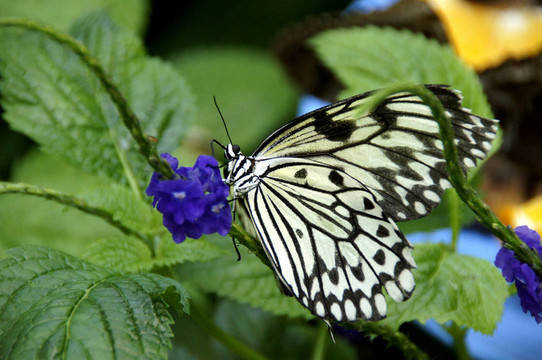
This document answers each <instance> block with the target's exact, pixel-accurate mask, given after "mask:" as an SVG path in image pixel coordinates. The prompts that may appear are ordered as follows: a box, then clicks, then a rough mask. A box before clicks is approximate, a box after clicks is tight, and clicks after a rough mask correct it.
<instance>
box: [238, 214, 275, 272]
mask: <svg viewBox="0 0 542 360" xmlns="http://www.w3.org/2000/svg"><path fill="white" fill-rule="evenodd" d="M229 235H230V236H231V237H234V238H235V239H236V240H238V241H239V242H240V243H241V244H243V245H244V246H246V247H247V249H249V250H250V251H251V252H252V253H254V255H256V256H257V257H258V258H259V259H260V261H261V262H262V263H264V265H267V266H268V267H269V268H270V269H271V270H273V266H272V265H271V263H270V262H269V259H268V258H267V255H266V254H265V251H264V250H263V248H262V245H261V244H260V242H259V241H258V240H256V239H254V238H253V237H252V236H250V235H249V234H248V233H247V232H246V231H245V230H244V229H243V228H242V227H241V226H240V225H239V224H235V223H234V224H232V226H231V229H230V233H229Z"/></svg>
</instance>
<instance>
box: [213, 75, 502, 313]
mask: <svg viewBox="0 0 542 360" xmlns="http://www.w3.org/2000/svg"><path fill="white" fill-rule="evenodd" d="M426 87H427V88H428V89H429V90H431V91H432V92H433V93H434V94H435V95H436V96H437V97H438V98H439V99H440V101H441V102H442V104H443V105H444V107H445V109H446V111H447V114H448V115H449V116H450V117H451V119H452V122H453V127H454V130H455V134H456V140H455V143H456V145H457V147H458V152H459V158H460V161H461V164H462V166H463V170H464V171H466V170H467V169H468V168H470V167H473V166H475V163H476V159H482V158H484V157H485V156H486V155H487V152H488V151H489V150H490V148H491V141H492V140H493V139H494V137H495V134H496V131H497V122H496V121H495V120H488V119H484V118H482V117H479V116H476V115H473V114H471V113H470V111H469V110H466V109H464V108H462V107H461V97H460V95H458V93H456V92H455V91H453V90H450V89H447V87H446V86H440V85H426ZM370 94H371V93H370V92H369V93H365V94H361V95H357V96H354V97H351V98H349V99H346V100H342V101H339V102H337V103H335V104H332V105H329V106H326V107H323V108H321V109H318V110H316V111H313V112H311V113H308V114H306V115H303V116H301V117H299V118H297V119H295V120H294V121H292V122H290V123H288V124H286V125H284V126H283V127H281V128H280V129H278V130H276V131H275V132H274V133H273V134H271V135H270V136H269V137H268V138H267V139H265V140H264V141H263V143H262V144H261V145H260V146H259V147H258V149H257V150H256V151H255V152H254V154H253V155H252V156H245V155H243V153H241V151H240V148H239V146H238V145H233V144H231V143H230V144H228V145H227V146H225V147H224V146H223V148H224V151H225V156H226V159H227V160H228V162H229V163H228V167H227V169H226V170H225V171H224V177H225V181H226V183H227V184H228V185H230V186H231V190H232V194H233V197H234V198H235V199H237V201H239V202H240V203H241V204H240V205H242V207H243V208H244V211H245V212H246V214H248V216H249V218H250V223H251V224H252V225H253V227H254V230H255V233H256V234H257V236H258V238H259V239H260V241H261V244H262V246H263V248H264V250H265V252H266V254H267V256H268V258H269V260H270V262H271V264H272V265H273V268H274V269H275V272H276V274H277V275H278V278H279V279H280V281H281V282H282V283H283V285H284V287H285V288H286V289H287V290H288V291H289V292H290V293H291V294H292V295H294V296H295V297H296V298H297V299H298V300H299V302H300V303H301V304H303V306H305V307H307V308H308V309H309V310H310V311H311V312H312V313H313V314H314V315H316V316H318V317H320V318H322V319H324V320H332V321H339V322H340V321H355V320H358V319H367V320H379V319H382V318H383V317H385V315H386V300H385V298H384V295H383V294H382V288H385V289H386V292H387V293H388V295H389V296H390V297H391V298H393V299H394V300H395V301H403V300H406V299H408V298H409V297H410V295H411V294H412V292H413V290H414V285H415V284H414V278H413V276H412V272H411V270H412V269H413V268H414V267H415V266H416V265H415V262H414V259H413V257H412V255H411V249H412V246H411V245H410V243H409V242H408V240H407V239H406V238H405V236H404V235H403V234H402V233H401V232H400V231H399V229H398V228H397V225H396V224H395V221H401V220H410V219H416V218H419V217H422V216H424V215H427V214H428V213H429V212H430V211H431V210H432V209H433V208H434V207H435V206H437V204H438V202H439V201H440V197H441V195H442V193H443V191H444V189H446V188H448V187H450V183H449V182H448V180H447V177H448V176H447V171H446V165H445V162H444V159H443V155H442V143H441V141H440V138H439V128H438V124H437V122H436V121H435V120H434V119H433V117H432V115H431V111H430V109H429V107H428V106H426V105H425V104H423V102H422V101H421V100H420V98H418V97H416V96H414V95H411V94H407V93H400V94H396V95H393V96H390V97H388V98H387V99H386V100H385V101H384V102H383V103H382V104H381V105H379V106H378V108H376V110H374V111H373V112H372V113H370V114H367V115H365V116H361V117H360V116H357V117H355V116H354V115H355V114H356V113H358V112H359V111H358V112H357V111H356V108H358V107H359V106H360V105H362V104H363V103H364V102H366V101H367V99H368V96H369V95H370Z"/></svg>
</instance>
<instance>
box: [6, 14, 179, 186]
mask: <svg viewBox="0 0 542 360" xmlns="http://www.w3.org/2000/svg"><path fill="white" fill-rule="evenodd" d="M0 26H4V27H8V26H13V27H19V28H23V29H27V30H31V31H37V32H40V33H43V34H45V35H47V36H48V37H49V38H51V39H52V40H54V41H56V42H58V43H60V44H63V45H65V46H68V47H69V48H70V49H71V50H72V51H73V52H74V53H75V54H76V55H77V56H78V57H79V58H80V59H81V61H82V62H83V63H84V64H86V65H87V66H88V67H89V69H90V70H91V71H92V72H93V73H94V74H95V75H96V76H97V77H98V79H99V80H100V82H101V84H102V86H103V87H104V89H105V91H107V93H108V94H109V96H111V100H112V101H113V103H114V104H115V107H116V108H117V110H118V112H119V113H120V115H121V119H122V121H123V123H124V125H125V126H126V128H127V129H128V130H129V131H130V134H131V135H132V137H133V138H134V140H135V141H136V143H137V144H138V146H139V151H140V152H141V153H142V154H143V155H144V156H145V158H146V159H147V162H148V163H149V164H150V165H151V166H152V168H153V169H154V171H156V172H158V173H160V174H162V175H163V176H164V177H165V178H168V179H170V178H172V177H173V176H174V172H173V170H172V169H171V167H170V166H169V164H168V162H167V161H165V160H164V159H162V158H161V157H160V156H159V155H158V153H157V152H156V149H155V147H154V146H153V144H152V143H151V142H150V141H149V140H148V139H147V138H146V136H145V135H144V133H143V129H142V128H141V123H140V122H139V120H138V118H137V116H136V115H135V113H134V112H133V111H132V109H131V108H130V106H129V105H128V103H127V102H126V99H125V98H124V96H123V95H122V93H121V92H120V90H119V89H118V88H117V86H116V85H115V84H114V83H113V80H112V79H111V77H110V76H109V75H108V74H107V73H106V72H105V70H104V69H103V68H102V66H101V65H100V63H99V62H98V60H97V59H96V58H95V57H93V56H92V55H91V54H90V53H89V51H88V49H87V48H86V47H85V46H84V45H83V44H81V43H80V42H79V41H77V40H75V39H74V38H72V37H71V36H69V35H66V34H63V33H60V32H58V31H56V30H55V29H53V28H51V27H49V26H45V25H41V24H39V23H38V22H35V21H32V20H28V19H19V18H7V19H0Z"/></svg>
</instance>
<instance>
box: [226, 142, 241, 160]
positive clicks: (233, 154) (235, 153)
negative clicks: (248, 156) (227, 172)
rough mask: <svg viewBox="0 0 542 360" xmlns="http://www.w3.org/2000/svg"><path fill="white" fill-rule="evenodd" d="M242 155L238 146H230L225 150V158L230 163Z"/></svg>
mask: <svg viewBox="0 0 542 360" xmlns="http://www.w3.org/2000/svg"><path fill="white" fill-rule="evenodd" d="M240 154H241V148H240V147H239V145H237V144H228V145H227V146H226V147H225V148H224V156H225V157H226V160H228V161H230V160H233V159H236V158H238V157H239V155H240Z"/></svg>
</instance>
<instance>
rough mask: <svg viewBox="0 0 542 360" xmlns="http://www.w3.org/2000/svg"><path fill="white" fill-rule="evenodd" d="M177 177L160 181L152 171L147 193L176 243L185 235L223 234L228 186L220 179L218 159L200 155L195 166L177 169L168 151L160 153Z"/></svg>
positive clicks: (228, 221)
mask: <svg viewBox="0 0 542 360" xmlns="http://www.w3.org/2000/svg"><path fill="white" fill-rule="evenodd" d="M161 156H162V158H164V159H166V160H167V162H168V163H169V165H170V166H171V168H172V169H173V170H174V171H175V173H176V174H177V178H175V179H171V180H163V179H162V176H161V175H160V174H157V173H154V174H153V175H152V178H151V182H150V184H149V187H148V188H147V195H149V196H154V199H153V202H152V205H153V206H155V207H156V209H158V211H160V212H161V213H162V215H163V221H164V226H165V227H166V228H167V229H168V230H169V232H171V235H172V236H173V240H174V241H175V242H177V243H180V242H182V241H184V239H185V238H186V237H187V236H188V237H191V238H194V239H197V238H199V237H201V235H202V234H212V233H215V232H217V233H219V234H220V235H226V234H227V233H228V232H229V230H230V227H231V222H232V216H231V210H230V206H229V204H228V201H227V197H228V195H229V188H228V186H227V185H226V184H224V182H223V181H222V177H221V176H220V171H219V170H218V163H217V161H216V160H215V159H214V158H213V157H211V156H207V155H200V156H199V157H198V159H197V160H196V163H195V164H194V167H180V168H177V167H178V165H179V162H178V161H177V159H176V158H175V157H173V156H171V155H169V154H162V155H161Z"/></svg>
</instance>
